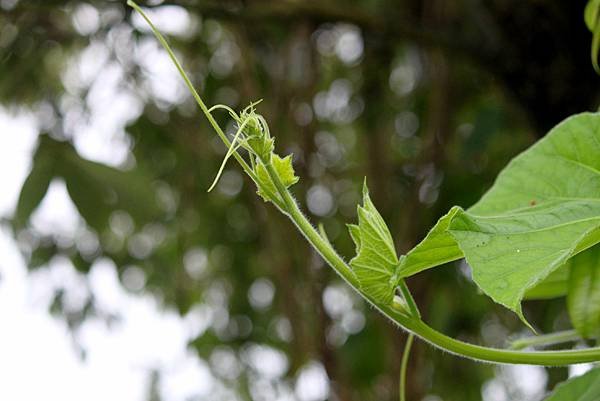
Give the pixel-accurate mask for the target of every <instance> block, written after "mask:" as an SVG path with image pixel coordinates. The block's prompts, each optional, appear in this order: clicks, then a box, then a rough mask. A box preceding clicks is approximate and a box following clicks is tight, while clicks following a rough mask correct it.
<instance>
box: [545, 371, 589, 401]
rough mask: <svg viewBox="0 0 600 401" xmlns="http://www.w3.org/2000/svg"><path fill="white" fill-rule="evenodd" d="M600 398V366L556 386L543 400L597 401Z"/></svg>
mask: <svg viewBox="0 0 600 401" xmlns="http://www.w3.org/2000/svg"><path fill="white" fill-rule="evenodd" d="M598 400H600V368H596V369H592V370H590V371H589V372H587V373H586V374H584V375H583V376H579V377H576V378H574V379H571V380H569V381H566V382H564V383H561V384H560V385H558V386H557V387H556V389H555V390H554V392H553V393H552V394H551V395H550V397H548V398H546V399H545V401H598Z"/></svg>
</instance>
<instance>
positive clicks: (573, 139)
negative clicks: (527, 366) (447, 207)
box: [398, 113, 600, 321]
mask: <svg viewBox="0 0 600 401" xmlns="http://www.w3.org/2000/svg"><path fill="white" fill-rule="evenodd" d="M598 242H600V114H592V113H583V114H579V115H576V116H573V117H570V118H568V119H566V120H565V121H563V122H562V123H560V124H559V125H557V126H556V127H555V128H554V129H552V130H551V131H550V132H549V133H548V135H547V136H546V137H545V138H544V139H542V140H540V141H539V142H538V143H536V144H535V145H533V146H532V147H531V148H530V149H528V150H527V151H525V152H523V153H522V154H521V155H519V156H517V157H516V158H515V159H513V160H512V161H511V162H510V163H509V165H508V166H507V167H506V168H505V169H504V170H503V171H502V172H501V173H500V174H499V176H498V178H497V180H496V182H495V183H494V185H493V186H492V188H491V189H490V190H489V191H488V192H487V193H486V194H485V195H484V196H483V197H482V198H481V200H480V201H479V202H477V203H476V204H475V205H474V206H472V207H471V208H469V209H468V210H466V211H464V210H462V209H460V208H453V209H452V210H451V212H450V213H448V214H447V215H446V216H444V217H442V218H441V219H440V220H439V221H438V223H437V224H436V226H435V227H434V228H433V229H432V230H431V232H430V233H429V234H428V236H427V237H426V238H425V239H424V240H423V241H422V242H421V243H420V244H419V245H417V247H416V248H415V249H413V250H412V251H411V252H409V253H408V254H407V257H406V258H405V259H404V261H403V263H402V264H401V265H400V267H399V271H398V276H399V277H406V276H410V275H412V274H415V273H417V272H419V271H422V270H424V269H427V268H431V267H434V266H438V265H441V264H443V263H446V262H448V261H451V260H454V259H458V258H460V257H461V256H464V257H465V258H466V260H467V262H468V264H469V265H470V266H471V268H472V271H473V280H474V281H475V283H476V284H477V285H478V286H479V287H480V288H481V289H482V291H483V292H484V293H486V294H487V295H488V296H490V297H491V298H492V299H493V300H494V301H496V302H498V303H500V304H502V305H504V306H506V307H507V308H509V309H511V310H513V311H514V312H516V313H517V314H518V315H519V317H521V319H523V321H525V319H524V317H523V314H522V311H521V300H522V299H523V298H524V296H525V294H526V292H527V291H528V290H529V289H531V288H533V287H535V286H536V285H537V284H538V283H541V282H543V281H544V280H545V279H546V278H547V277H548V276H549V275H550V274H551V273H552V272H554V271H556V270H557V269H558V268H559V267H561V266H563V265H564V264H565V263H566V262H567V261H568V260H569V259H570V258H571V257H573V256H574V255H576V254H577V253H579V252H582V251H584V250H585V249H587V248H589V247H591V246H593V245H594V244H596V243H598ZM415 256H418V257H415Z"/></svg>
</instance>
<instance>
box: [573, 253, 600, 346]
mask: <svg viewBox="0 0 600 401" xmlns="http://www.w3.org/2000/svg"><path fill="white" fill-rule="evenodd" d="M567 266H568V267H569V272H570V276H569V293H568V295H567V306H568V310H569V316H570V317H571V322H572V323H573V327H575V329H576V330H577V332H578V333H579V335H581V336H582V337H584V338H591V337H596V336H598V335H599V334H600V245H596V246H594V247H593V248H591V249H588V250H587V251H585V252H582V253H580V254H579V255H576V256H575V257H573V258H572V259H571V260H569V262H568V263H567Z"/></svg>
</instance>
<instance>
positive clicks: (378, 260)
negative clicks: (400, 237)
mask: <svg viewBox="0 0 600 401" xmlns="http://www.w3.org/2000/svg"><path fill="white" fill-rule="evenodd" d="M348 229H349V230H350V236H351V237H352V240H353V241H354V244H355V245H356V256H355V257H354V258H353V259H352V260H351V261H350V266H351V267H352V269H353V270H354V273H355V274H356V277H357V278H358V282H359V284H360V288H361V290H362V291H363V292H364V293H365V294H367V295H368V296H370V297H372V298H373V299H375V300H376V301H378V302H382V303H384V304H390V303H391V301H392V299H393V297H394V288H395V285H394V283H393V281H394V280H393V274H394V270H395V269H396V267H397V265H398V256H397V255H396V251H395V249H394V241H393V240H392V235H391V234H390V231H389V230H388V228H387V226H386V224H385V221H383V218H382V217H381V215H380V214H379V212H378V211H377V209H376V208H375V205H373V202H372V201H371V198H370V197H369V191H368V189H367V185H366V183H365V185H364V187H363V205H362V206H359V207H358V225H349V226H348Z"/></svg>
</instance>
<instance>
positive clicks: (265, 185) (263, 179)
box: [254, 154, 298, 201]
mask: <svg viewBox="0 0 600 401" xmlns="http://www.w3.org/2000/svg"><path fill="white" fill-rule="evenodd" d="M271 164H272V166H273V168H274V169H275V171H276V172H277V174H278V175H279V178H280V179H281V182H282V183H283V185H285V187H286V188H289V187H291V186H292V185H294V184H295V183H297V182H298V177H296V175H295V174H294V167H293V166H292V155H287V156H286V157H284V158H281V157H279V156H278V155H276V154H274V155H272V157H271ZM254 172H255V173H256V177H257V178H258V182H259V187H258V191H257V193H258V194H259V195H260V196H261V197H262V198H263V199H264V200H265V201H270V200H272V199H271V198H269V196H268V194H267V193H268V192H271V193H273V194H276V193H277V188H275V184H274V183H273V181H272V180H271V177H270V176H269V173H268V172H267V169H266V168H265V166H264V165H263V164H262V163H258V164H257V165H256V167H255V168H254ZM265 189H266V190H267V191H265Z"/></svg>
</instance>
